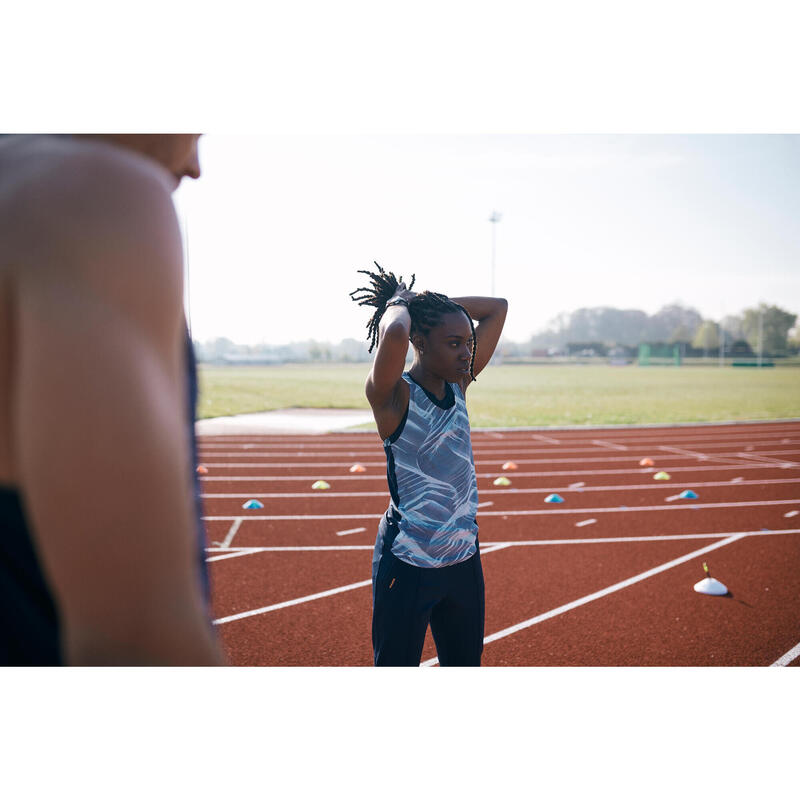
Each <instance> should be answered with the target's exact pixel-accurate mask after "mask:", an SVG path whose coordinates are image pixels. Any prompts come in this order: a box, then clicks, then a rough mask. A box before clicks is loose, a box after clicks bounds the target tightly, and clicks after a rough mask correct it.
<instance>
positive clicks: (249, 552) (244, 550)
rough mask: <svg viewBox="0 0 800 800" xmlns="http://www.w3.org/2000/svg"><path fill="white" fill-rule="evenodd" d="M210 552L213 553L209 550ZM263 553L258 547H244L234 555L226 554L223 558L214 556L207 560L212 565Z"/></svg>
mask: <svg viewBox="0 0 800 800" xmlns="http://www.w3.org/2000/svg"><path fill="white" fill-rule="evenodd" d="M209 552H211V551H210V550H209ZM260 552H263V551H262V550H261V549H260V548H258V547H243V548H241V549H239V548H237V549H236V552H233V553H224V554H223V555H221V556H212V557H211V558H207V559H206V561H207V562H208V563H209V564H210V563H211V562H212V561H224V560H225V559H226V558H238V557H239V556H250V555H252V554H253V553H260Z"/></svg>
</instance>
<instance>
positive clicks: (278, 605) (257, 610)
mask: <svg viewBox="0 0 800 800" xmlns="http://www.w3.org/2000/svg"><path fill="white" fill-rule="evenodd" d="M371 585H372V579H371V578H370V579H369V580H367V581H359V582H358V583H351V584H348V585H347V586H338V587H337V588H335V589H328V591H326V592H317V593H316V594H309V595H306V596H305V597H298V598H296V599H295V600H286V601H285V602H283V603H274V604H273V605H271V606H264V607H263V608H254V609H253V610H252V611H242V612H241V613H240V614H231V615H230V616H229V617H220V619H215V620H214V625H224V624H225V623H227V622H234V621H235V620H237V619H245V618H246V617H255V616H257V615H258V614H266V613H267V612H269V611H277V610H278V609H280V608H289V606H296V605H300V603H310V602H311V601H312V600H320V599H321V598H323V597H330V596H331V595H334V594H340V593H341V592H349V591H351V590H352V589H360V588H362V587H363V586H371Z"/></svg>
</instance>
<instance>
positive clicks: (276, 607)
mask: <svg viewBox="0 0 800 800" xmlns="http://www.w3.org/2000/svg"><path fill="white" fill-rule="evenodd" d="M510 546H511V544H510V543H505V542H501V543H498V544H497V545H492V546H489V547H487V548H486V549H485V550H484V549H482V550H481V555H484V554H485V553H491V552H494V551H495V550H503V549H505V548H506V547H510ZM276 549H280V550H287V549H288V550H296V549H299V548H273V547H270V548H266V547H265V548H260V549H259V551H258V552H265V551H270V552H274V551H275V550H276ZM302 549H305V550H309V549H311V550H319V549H326V550H330V549H338V548H302ZM359 549H364V548H363V547H362V548H359ZM368 549H370V550H372V547H369V548H368ZM371 585H372V578H370V579H369V580H366V581H359V582H358V583H350V584H348V585H347V586H338V587H337V588H335V589H328V590H327V591H325V592H317V593H316V594H309V595H306V596H305V597H298V598H296V599H295V600H286V601H285V602H283V603H274V604H273V605H271V606H264V607H263V608H255V609H253V610H252V611H242V612H241V613H240V614H231V615H230V616H229V617H221V618H220V619H215V620H214V625H224V624H225V623H228V622H234V621H236V620H238V619H245V618H246V617H254V616H257V615H259V614H266V613H268V612H270V611H278V610H279V609H281V608H289V607H290V606H296V605H300V603H310V602H311V601H312V600H320V599H322V598H323V597H331V596H332V595H334V594H340V593H341V592H349V591H351V590H353V589H360V588H362V587H363V586H371Z"/></svg>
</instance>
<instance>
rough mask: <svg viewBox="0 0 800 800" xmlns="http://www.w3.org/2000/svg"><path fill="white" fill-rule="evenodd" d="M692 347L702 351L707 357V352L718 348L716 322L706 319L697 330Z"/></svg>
mask: <svg viewBox="0 0 800 800" xmlns="http://www.w3.org/2000/svg"><path fill="white" fill-rule="evenodd" d="M692 347H695V348H697V349H698V350H702V351H703V355H704V356H707V355H708V351H709V350H716V349H717V348H718V347H719V333H718V326H717V323H716V322H712V321H711V320H710V319H707V320H706V321H705V322H704V323H703V324H702V325H701V326H700V327H699V328H698V329H697V333H696V334H695V335H694V339H692Z"/></svg>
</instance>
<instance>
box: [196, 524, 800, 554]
mask: <svg viewBox="0 0 800 800" xmlns="http://www.w3.org/2000/svg"><path fill="white" fill-rule="evenodd" d="M793 533H800V528H784V529H782V530H771V531H725V532H722V533H673V534H659V535H656V536H598V537H595V538H593V539H520V540H518V541H510V542H481V553H483V552H485V551H486V550H490V549H491V550H494V549H498V550H499V549H505V548H507V547H539V546H551V545H559V544H619V543H625V542H675V541H680V540H683V539H687V540H689V539H724V538H725V537H726V536H738V535H742V536H782V535H783V534H793ZM374 549H375V546H374V545H371V544H352V545H271V546H268V547H232V548H229V552H236V553H241V554H242V555H251V554H252V553H316V552H325V551H330V552H340V551H347V550H370V551H371V550H374ZM206 552H208V553H219V552H221V548H217V547H208V548H206Z"/></svg>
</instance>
